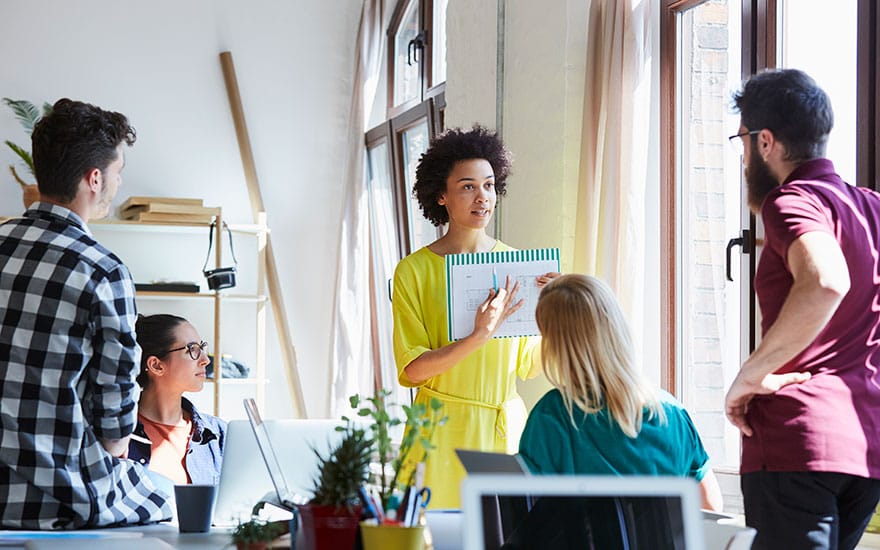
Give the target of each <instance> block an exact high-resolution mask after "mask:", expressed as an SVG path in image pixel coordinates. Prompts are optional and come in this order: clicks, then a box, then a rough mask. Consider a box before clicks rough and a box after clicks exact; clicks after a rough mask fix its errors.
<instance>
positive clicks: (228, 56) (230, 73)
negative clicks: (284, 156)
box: [215, 52, 307, 418]
mask: <svg viewBox="0 0 880 550" xmlns="http://www.w3.org/2000/svg"><path fill="white" fill-rule="evenodd" d="M220 65H221V66H222V67H223V79H224V80H225V82H226V93H227V95H228V96H229V106H230V107H231V108H232V120H233V122H234V123H235V135H236V137H237V138H238V149H239V153H240V154H241V162H242V165H243V168H244V178H245V181H246V182H247V188H248V195H249V196H250V200H251V211H252V212H253V215H254V221H255V222H256V221H258V220H259V217H260V214H261V213H263V212H265V211H266V209H265V208H264V206H263V195H262V193H261V192H260V182H259V180H257V170H256V163H255V162H254V154H253V151H252V150H251V142H250V138H249V137H248V131H247V125H246V124H245V119H244V110H243V109H242V106H241V95H240V94H239V91H238V80H237V79H236V77H235V66H234V65H233V64H232V53H231V52H221V53H220ZM271 237H272V236H271V235H268V236H267V237H266V283H267V285H268V287H269V298H270V300H271V301H272V313H273V314H274V318H275V326H276V328H277V331H278V340H279V344H280V345H281V352H282V355H283V356H284V364H285V366H286V367H287V369H286V371H287V382H288V385H289V389H290V396H291V398H292V399H293V412H294V414H295V415H296V416H297V417H298V418H307V415H306V407H305V399H304V398H303V392H302V384H301V383H300V379H299V371H298V370H297V364H296V349H295V348H294V346H293V342H292V341H291V338H290V327H289V324H288V322H287V313H286V311H285V309H284V298H283V296H282V293H281V283H280V281H279V277H278V266H277V264H276V263H275V253H274V250H273V249H272V238H271ZM215 370H216V369H215Z"/></svg>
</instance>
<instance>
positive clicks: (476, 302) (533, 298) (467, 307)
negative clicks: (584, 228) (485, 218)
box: [446, 248, 559, 341]
mask: <svg viewBox="0 0 880 550" xmlns="http://www.w3.org/2000/svg"><path fill="white" fill-rule="evenodd" d="M551 271H559V249H558V248H537V249H531V250H507V251H504V252H477V253H474V254H450V255H448V256H446V316H447V328H448V331H449V340H450V341H454V340H460V339H462V338H464V337H465V336H467V335H468V334H470V333H471V332H473V330H474V316H475V315H476V312H477V308H478V307H479V306H480V304H482V303H483V302H484V301H486V298H487V297H488V296H489V289H490V288H503V287H504V283H505V281H506V280H507V277H508V276H509V277H510V278H511V281H513V280H517V281H519V291H518V292H517V295H516V300H520V299H523V300H525V302H524V303H523V305H522V307H521V308H520V309H519V310H518V311H517V312H516V313H514V314H513V315H511V316H510V317H508V318H507V320H506V321H504V324H503V325H501V327H500V328H499V329H498V330H497V331H496V332H495V336H494V337H495V338H507V337H518V336H536V335H537V334H539V333H538V325H537V324H536V323H535V306H536V305H537V304H538V294H539V293H540V289H539V288H538V285H537V283H536V282H535V278H536V277H538V276H539V275H543V274H545V273H548V272H551Z"/></svg>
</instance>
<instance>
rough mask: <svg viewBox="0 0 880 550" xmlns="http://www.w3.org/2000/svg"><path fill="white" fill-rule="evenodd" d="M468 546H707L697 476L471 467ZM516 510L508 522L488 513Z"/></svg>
mask: <svg viewBox="0 0 880 550" xmlns="http://www.w3.org/2000/svg"><path fill="white" fill-rule="evenodd" d="M461 502H462V512H463V514H464V548H465V550H477V549H479V550H484V549H496V548H500V547H501V545H502V544H505V545H506V546H505V548H510V549H514V548H532V547H541V548H554V549H557V548H558V549H562V550H565V549H566V548H590V547H591V546H590V543H592V545H593V547H595V548H603V549H610V550H616V549H618V548H620V549H623V548H627V549H629V550H638V549H651V550H666V549H668V550H702V549H703V545H704V539H703V531H702V529H703V525H702V521H703V520H702V513H701V511H700V497H699V491H698V488H697V483H696V482H695V481H694V480H692V479H689V478H677V477H676V478H673V477H657V476H622V477H619V476H574V475H566V476H556V475H553V476H549V475H546V476H545V475H534V476H517V475H509V474H475V475H469V476H468V477H466V478H465V480H464V481H463V483H462V491H461ZM499 504H500V508H501V509H502V510H503V511H505V510H506V511H508V512H510V511H511V510H513V517H508V518H506V521H505V525H504V526H503V529H496V528H494V523H495V518H493V517H488V516H489V515H491V514H493V513H496V511H497V510H498V509H499Z"/></svg>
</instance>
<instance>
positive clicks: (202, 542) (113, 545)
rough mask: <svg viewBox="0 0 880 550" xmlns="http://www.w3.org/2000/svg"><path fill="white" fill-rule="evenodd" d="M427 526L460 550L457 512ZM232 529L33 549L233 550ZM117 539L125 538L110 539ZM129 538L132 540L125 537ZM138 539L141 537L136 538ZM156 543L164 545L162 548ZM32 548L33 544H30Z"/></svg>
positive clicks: (139, 531) (156, 530) (430, 516)
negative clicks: (169, 549)
mask: <svg viewBox="0 0 880 550" xmlns="http://www.w3.org/2000/svg"><path fill="white" fill-rule="evenodd" d="M426 517H427V520H428V526H429V528H430V529H431V533H432V534H433V536H434V549H435V550H458V549H460V548H461V514H460V513H459V512H458V511H454V512H453V511H441V510H438V511H428V512H427V516H426ZM231 532H232V528H231V527H212V528H211V531H210V532H208V533H180V532H178V530H177V524H176V523H170V522H165V523H159V524H155V525H142V526H134V527H117V528H114V529H100V530H87V531H73V532H71V533H72V534H76V533H105V534H107V535H108V538H88V539H82V538H81V539H72V538H53V539H43V540H41V541H39V544H38V545H36V548H35V550H118V549H120V548H122V549H124V550H163V548H164V549H165V550H167V549H168V548H177V549H181V550H208V549H211V550H216V549H221V548H227V549H232V548H235V547H234V546H233V545H232V538H231V537H230V533H231ZM113 535H119V536H120V537H125V538H113ZM126 535H130V536H131V538H128V537H126ZM138 535H142V537H141V536H138ZM157 539H158V540H160V541H162V542H164V543H166V545H167V546H166V545H162V544H161V543H158V542H157ZM31 544H32V545H33V542H32V543H31ZM3 548H10V549H11V548H19V549H23V548H25V547H24V544H22V545H20V546H6V545H4V546H3ZM272 548H290V535H284V536H283V537H281V538H280V539H278V540H277V541H276V542H275V543H274V544H273V545H272Z"/></svg>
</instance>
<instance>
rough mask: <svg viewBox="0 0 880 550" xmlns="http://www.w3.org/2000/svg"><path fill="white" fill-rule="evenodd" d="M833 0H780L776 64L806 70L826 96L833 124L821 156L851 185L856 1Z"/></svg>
mask: <svg viewBox="0 0 880 550" xmlns="http://www.w3.org/2000/svg"><path fill="white" fill-rule="evenodd" d="M833 5H834V7H833V8H831V7H830V6H831V4H829V2H827V1H824V0H796V1H792V0H782V9H781V17H780V33H779V35H780V37H781V40H780V51H781V55H780V60H781V63H780V65H781V66H783V67H790V68H796V69H801V70H802V71H805V72H807V73H808V74H809V75H810V76H812V77H813V78H815V79H816V82H817V83H818V84H819V86H821V87H822V89H824V90H825V92H826V93H827V94H828V96H829V97H830V98H831V105H832V107H833V108H834V129H833V130H832V132H831V135H830V136H829V138H828V150H827V152H826V156H827V157H828V158H830V159H831V160H832V161H834V168H835V169H836V170H837V173H838V174H840V176H841V177H842V178H843V179H844V181H846V182H848V183H851V184H853V185H855V184H856V183H858V182H856V48H857V44H856V35H857V27H858V19H857V18H856V16H857V11H858V2H855V1H854V0H849V1H846V2H834V4H833ZM864 183H866V182H863V184H864Z"/></svg>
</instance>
